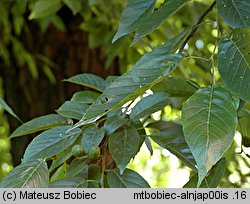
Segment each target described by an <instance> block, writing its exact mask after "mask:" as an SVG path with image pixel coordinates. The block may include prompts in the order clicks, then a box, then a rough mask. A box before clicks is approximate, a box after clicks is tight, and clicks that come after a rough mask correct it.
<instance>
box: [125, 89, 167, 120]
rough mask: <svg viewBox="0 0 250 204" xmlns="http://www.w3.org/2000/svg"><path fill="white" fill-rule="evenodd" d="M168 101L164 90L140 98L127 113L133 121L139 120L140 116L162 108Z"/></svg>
mask: <svg viewBox="0 0 250 204" xmlns="http://www.w3.org/2000/svg"><path fill="white" fill-rule="evenodd" d="M169 103H170V99H169V98H168V95H167V94H166V93H164V92H158V93H155V94H152V95H149V96H147V97H145V98H142V99H141V100H140V101H139V102H138V103H137V104H136V105H135V107H134V108H133V109H132V112H131V114H130V115H129V117H130V119H131V120H132V121H133V120H134V121H136V120H139V119H140V118H143V117H146V116H148V115H150V114H152V113H155V112H156V111H158V110H162V109H163V108H164V107H165V106H167V105H168V104H169Z"/></svg>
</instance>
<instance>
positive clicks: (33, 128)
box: [10, 114, 68, 138]
mask: <svg viewBox="0 0 250 204" xmlns="http://www.w3.org/2000/svg"><path fill="white" fill-rule="evenodd" d="M67 123H68V120H67V119H66V118H63V117H61V116H59V115H57V114H49V115H45V116H41V117H37V118H34V119H32V120H30V121H28V122H26V123H23V124H22V125H21V126H19V127H18V128H17V129H16V130H15V131H14V132H13V133H12V134H11V135H10V138H14V137H20V136H24V135H28V134H31V133H34V132H38V131H41V130H47V129H49V128H51V127H55V126H59V125H65V124H67Z"/></svg>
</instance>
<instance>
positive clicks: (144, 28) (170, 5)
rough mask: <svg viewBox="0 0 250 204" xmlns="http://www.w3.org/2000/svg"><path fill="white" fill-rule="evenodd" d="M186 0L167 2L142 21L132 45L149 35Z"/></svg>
mask: <svg viewBox="0 0 250 204" xmlns="http://www.w3.org/2000/svg"><path fill="white" fill-rule="evenodd" d="M186 1H187V0H168V1H167V2H166V3H165V4H164V5H163V6H162V7H160V8H159V9H158V10H156V11H155V12H153V13H152V14H151V15H149V16H148V17H147V18H144V21H142V23H140V24H139V26H138V28H137V30H136V34H135V38H134V40H133V43H135V42H136V41H137V40H138V39H140V38H141V37H143V36H145V35H148V34H150V33H151V32H152V31H154V30H155V29H156V28H157V27H158V26H159V25H160V24H162V23H163V22H164V21H165V20H166V18H168V17H169V16H170V15H171V14H173V13H174V12H176V11H177V10H178V9H179V8H180V7H181V6H182V5H183V4H184V3H185V2H186Z"/></svg>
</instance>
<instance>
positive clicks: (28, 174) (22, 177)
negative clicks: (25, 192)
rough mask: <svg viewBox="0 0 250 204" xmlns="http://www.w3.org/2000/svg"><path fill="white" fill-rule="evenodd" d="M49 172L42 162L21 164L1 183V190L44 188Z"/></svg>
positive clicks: (47, 183) (47, 182)
mask: <svg viewBox="0 0 250 204" xmlns="http://www.w3.org/2000/svg"><path fill="white" fill-rule="evenodd" d="M48 185H49V171H48V168H47V164H46V162H45V161H44V160H35V161H31V162H27V163H22V164H20V165H19V166H17V167H15V168H14V169H13V170H12V171H11V172H10V173H9V174H7V176H6V177H4V179H3V180H2V181H1V183H0V186H1V188H46V187H48Z"/></svg>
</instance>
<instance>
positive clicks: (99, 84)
mask: <svg viewBox="0 0 250 204" xmlns="http://www.w3.org/2000/svg"><path fill="white" fill-rule="evenodd" d="M64 81H67V82H71V83H74V84H79V85H82V86H86V87H89V88H92V89H95V90H97V91H100V92H103V91H104V90H105V80H104V79H103V78H101V77H99V76H96V75H94V74H86V73H84V74H78V75H76V76H73V77H70V78H69V79H65V80H64Z"/></svg>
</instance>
